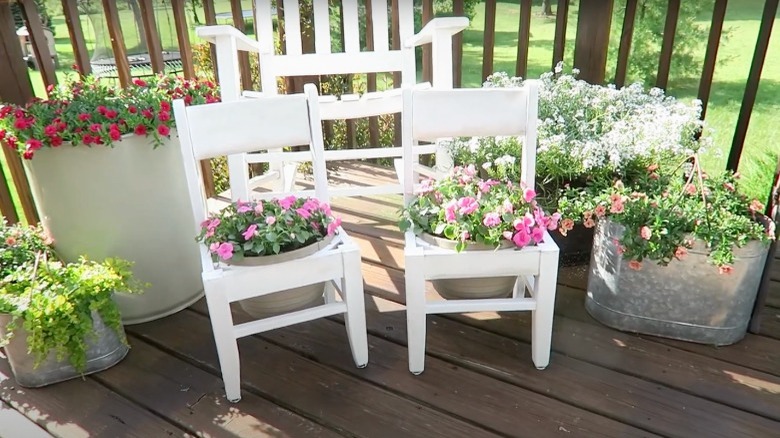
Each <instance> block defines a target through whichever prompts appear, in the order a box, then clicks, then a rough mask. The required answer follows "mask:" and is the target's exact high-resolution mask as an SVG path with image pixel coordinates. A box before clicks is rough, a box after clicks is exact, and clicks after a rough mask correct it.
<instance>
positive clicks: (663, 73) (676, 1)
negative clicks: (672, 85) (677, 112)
mask: <svg viewBox="0 0 780 438" xmlns="http://www.w3.org/2000/svg"><path fill="white" fill-rule="evenodd" d="M679 15H680V0H669V4H668V6H667V8H666V24H665V25H664V36H663V42H662V44H661V57H660V59H659V60H658V75H657V76H656V78H655V86H656V87H658V88H666V85H667V84H668V83H669V69H670V68H671V66H672V51H673V50H674V34H675V32H677V17H678V16H679Z"/></svg>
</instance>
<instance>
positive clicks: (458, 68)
mask: <svg viewBox="0 0 780 438" xmlns="http://www.w3.org/2000/svg"><path fill="white" fill-rule="evenodd" d="M463 3H464V2H463V0H453V2H452V15H454V16H456V17H463V16H465V15H466V13H465V6H464V4H463ZM463 32H465V30H464V31H463ZM463 32H458V34H457V35H455V36H454V37H453V41H452V85H453V86H454V87H455V88H460V87H461V86H462V85H463Z"/></svg>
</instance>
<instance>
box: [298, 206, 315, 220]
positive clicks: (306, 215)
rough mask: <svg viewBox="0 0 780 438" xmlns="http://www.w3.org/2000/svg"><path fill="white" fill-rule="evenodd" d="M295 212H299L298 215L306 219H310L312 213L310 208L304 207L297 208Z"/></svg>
mask: <svg viewBox="0 0 780 438" xmlns="http://www.w3.org/2000/svg"><path fill="white" fill-rule="evenodd" d="M295 212H296V213H298V215H299V216H300V217H302V218H304V219H308V218H310V217H311V213H310V212H309V210H307V209H305V208H303V207H301V208H299V209H296V210H295Z"/></svg>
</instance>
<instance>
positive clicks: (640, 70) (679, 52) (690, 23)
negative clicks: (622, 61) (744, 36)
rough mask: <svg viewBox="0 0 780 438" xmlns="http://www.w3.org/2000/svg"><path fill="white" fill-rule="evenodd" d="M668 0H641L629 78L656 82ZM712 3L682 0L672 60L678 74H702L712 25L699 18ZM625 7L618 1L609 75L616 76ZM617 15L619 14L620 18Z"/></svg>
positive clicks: (620, 0)
mask: <svg viewBox="0 0 780 438" xmlns="http://www.w3.org/2000/svg"><path fill="white" fill-rule="evenodd" d="M667 3H668V1H667V0H640V1H639V3H638V5H637V11H636V20H635V23H634V35H633V38H632V42H631V53H630V54H629V62H628V74H627V79H628V82H642V83H644V84H645V85H650V84H654V83H655V79H656V74H657V73H658V59H659V54H660V52H661V44H662V41H663V36H664V35H663V33H664V26H665V23H666V8H667ZM712 4H713V1H712V0H705V1H701V0H697V1H683V2H681V3H680V13H679V17H678V21H677V31H676V33H675V39H674V60H673V62H674V69H675V73H676V76H678V77H679V76H682V77H698V75H700V74H701V59H703V53H704V47H705V45H706V43H707V35H708V31H709V27H708V26H706V25H704V24H702V23H699V22H697V21H696V20H697V18H698V16H699V15H700V14H701V13H703V12H704V11H712V7H713V6H712ZM625 8H626V0H618V1H616V2H615V6H614V9H615V11H616V12H615V15H614V17H615V18H613V20H612V30H611V36H612V41H611V42H610V60H611V62H610V65H609V66H608V68H609V69H610V72H611V73H608V74H607V77H614V71H615V65H616V63H617V51H618V48H619V46H620V43H619V41H620V34H621V31H622V26H623V20H622V17H623V16H624V15H625ZM617 17H620V18H619V19H617ZM727 36H728V29H725V32H724V36H723V37H724V38H726V37H727Z"/></svg>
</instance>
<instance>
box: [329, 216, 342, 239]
mask: <svg viewBox="0 0 780 438" xmlns="http://www.w3.org/2000/svg"><path fill="white" fill-rule="evenodd" d="M340 226H341V218H340V217H337V218H336V219H334V220H333V222H331V223H329V224H328V236H332V235H333V234H335V233H336V230H338V229H339V227H340Z"/></svg>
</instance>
